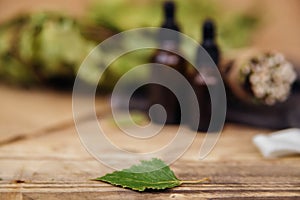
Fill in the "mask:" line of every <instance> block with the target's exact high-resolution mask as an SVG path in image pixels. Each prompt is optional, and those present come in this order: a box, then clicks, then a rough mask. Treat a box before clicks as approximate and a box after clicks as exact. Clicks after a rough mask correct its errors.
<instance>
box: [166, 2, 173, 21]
mask: <svg viewBox="0 0 300 200" xmlns="http://www.w3.org/2000/svg"><path fill="white" fill-rule="evenodd" d="M164 12H165V17H166V18H167V19H173V18H174V14H175V4H174V2H173V1H166V2H165V3H164Z"/></svg>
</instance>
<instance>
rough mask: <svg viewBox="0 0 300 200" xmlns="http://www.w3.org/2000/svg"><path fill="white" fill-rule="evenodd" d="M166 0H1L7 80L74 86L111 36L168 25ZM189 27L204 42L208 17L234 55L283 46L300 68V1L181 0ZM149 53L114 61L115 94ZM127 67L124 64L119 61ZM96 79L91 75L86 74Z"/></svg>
mask: <svg viewBox="0 0 300 200" xmlns="http://www.w3.org/2000/svg"><path fill="white" fill-rule="evenodd" d="M162 2H163V1H161V0H152V1H150V0H130V1H129V0H115V1H111V0H101V1H94V0H66V1H58V0H52V1H39V0H25V1H17V0H0V81H1V84H4V85H7V84H8V85H14V86H18V87H21V88H35V87H43V88H44V87H45V88H53V87H54V88H56V89H67V90H69V91H71V88H72V85H73V80H74V78H75V76H76V72H77V70H78V68H79V66H80V64H81V62H82V61H83V59H84V58H85V57H86V55H87V54H88V53H89V52H90V51H91V50H92V49H93V48H94V47H95V46H96V45H97V44H99V42H101V41H103V40H104V39H106V38H108V37H110V36H112V35H114V34H116V33H118V32H121V31H124V30H128V29H131V28H138V27H147V26H160V25H161V23H162V20H163V13H162ZM175 2H176V4H177V10H176V18H177V21H178V24H179V25H180V26H181V30H182V32H183V33H185V34H187V35H188V36H190V37H192V38H194V39H195V40H197V41H201V26H202V23H203V21H204V19H206V18H211V19H213V20H214V21H215V22H216V25H217V43H218V44H219V47H220V50H221V52H222V56H221V57H222V58H223V59H226V58H227V56H228V57H229V55H231V54H232V52H239V50H241V49H247V48H253V47H255V48H257V49H263V50H264V49H266V50H275V51H279V52H282V53H283V54H284V55H285V56H286V58H287V59H288V60H290V61H291V62H292V63H293V64H294V66H295V68H296V70H299V66H300V56H299V52H300V37H299V35H300V26H299V19H300V1H298V0H288V1H286V0H285V1H284V0H277V1H276V3H274V1H272V0H244V1H243V2H241V1H238V0H226V1H221V0H198V1H197V0H193V1H179V0H178V1H175ZM148 58H149V55H148V54H134V55H132V56H128V57H125V58H122V59H120V61H118V62H116V63H114V65H117V66H118V67H113V66H112V67H111V69H110V70H108V71H107V73H106V74H105V76H104V78H103V79H102V80H101V81H102V84H103V85H104V87H103V92H110V91H111V89H112V88H113V85H114V83H115V81H116V80H118V78H119V77H120V76H121V75H122V74H123V73H124V72H126V71H127V70H129V69H130V68H132V67H134V66H136V65H137V64H139V63H143V62H147V59H148ZM119 66H122V67H119ZM81 78H82V79H83V80H84V81H86V82H89V80H87V79H88V77H81Z"/></svg>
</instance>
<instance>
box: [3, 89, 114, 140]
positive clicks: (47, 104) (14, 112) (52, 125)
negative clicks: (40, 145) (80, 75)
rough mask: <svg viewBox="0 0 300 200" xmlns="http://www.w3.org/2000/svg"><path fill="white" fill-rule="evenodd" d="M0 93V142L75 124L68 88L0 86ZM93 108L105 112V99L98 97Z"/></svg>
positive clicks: (20, 138) (106, 106) (106, 101)
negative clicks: (31, 88)
mask: <svg viewBox="0 0 300 200" xmlns="http://www.w3.org/2000/svg"><path fill="white" fill-rule="evenodd" d="M0 93H1V100H0V110H1V112H0V145H1V144H5V143H7V142H13V141H15V140H22V139H24V138H26V137H35V136H36V135H40V134H47V133H48V132H54V131H57V130H61V129H66V128H68V127H71V126H74V122H73V114H72V93H71V92H66V93H64V92H61V93H58V92H54V91H49V90H45V91H43V90H22V89H20V88H14V87H7V86H0ZM96 110H97V112H99V113H101V114H104V113H106V112H108V111H107V110H109V104H108V100H107V99H104V98H97V99H96ZM86 117H87V116H82V118H83V120H84V119H85V118H86Z"/></svg>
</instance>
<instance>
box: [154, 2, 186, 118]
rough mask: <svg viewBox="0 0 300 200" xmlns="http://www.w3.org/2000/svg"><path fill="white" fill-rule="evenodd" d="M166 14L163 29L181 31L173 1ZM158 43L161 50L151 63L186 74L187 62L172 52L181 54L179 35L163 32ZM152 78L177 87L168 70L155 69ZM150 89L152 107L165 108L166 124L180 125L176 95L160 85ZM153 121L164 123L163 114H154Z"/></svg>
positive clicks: (166, 7) (166, 9)
mask: <svg viewBox="0 0 300 200" xmlns="http://www.w3.org/2000/svg"><path fill="white" fill-rule="evenodd" d="M164 14H165V19H164V22H163V24H162V26H161V27H162V28H165V29H171V30H175V31H180V28H179V26H178V25H177V23H176V21H175V5H174V3H173V2H172V1H167V2H165V3H164ZM158 42H159V45H160V47H161V49H158V50H156V51H155V53H154V55H153V56H152V58H151V62H152V63H158V64H163V65H165V66H168V67H172V68H173V69H175V70H177V71H178V72H180V73H181V74H184V73H185V67H186V63H185V60H184V59H183V58H182V57H180V56H178V55H177V54H175V53H173V52H170V51H174V52H179V43H180V39H179V36H178V34H172V33H171V34H170V32H165V31H164V30H161V31H160V32H159V33H158ZM152 77H156V78H157V77H159V78H163V79H165V80H167V82H169V83H172V84H174V86H175V87H176V81H177V80H175V78H174V77H172V76H170V74H169V72H168V70H167V69H166V70H165V71H164V70H163V71H157V70H156V69H155V68H153V69H152ZM149 88H150V93H149V94H150V106H151V105H154V104H160V105H161V106H163V107H164V109H165V111H166V114H167V116H166V121H165V123H166V124H179V123H180V120H181V112H180V105H179V102H178V100H177V98H176V96H175V95H174V93H173V92H171V90H169V89H168V88H166V87H164V86H162V85H158V84H151V85H150V87H149ZM152 119H153V121H154V122H155V123H159V124H162V123H164V120H163V118H162V116H161V113H159V112H154V113H152Z"/></svg>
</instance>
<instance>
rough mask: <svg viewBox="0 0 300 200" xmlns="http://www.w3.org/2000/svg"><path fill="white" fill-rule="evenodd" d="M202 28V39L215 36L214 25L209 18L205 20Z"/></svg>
mask: <svg viewBox="0 0 300 200" xmlns="http://www.w3.org/2000/svg"><path fill="white" fill-rule="evenodd" d="M202 30H203V40H207V39H214V38H215V25H214V22H213V21H212V20H211V19H207V20H205V22H204V24H203V28H202Z"/></svg>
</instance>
